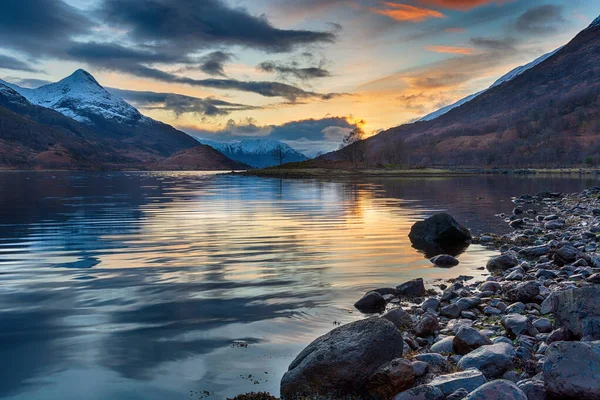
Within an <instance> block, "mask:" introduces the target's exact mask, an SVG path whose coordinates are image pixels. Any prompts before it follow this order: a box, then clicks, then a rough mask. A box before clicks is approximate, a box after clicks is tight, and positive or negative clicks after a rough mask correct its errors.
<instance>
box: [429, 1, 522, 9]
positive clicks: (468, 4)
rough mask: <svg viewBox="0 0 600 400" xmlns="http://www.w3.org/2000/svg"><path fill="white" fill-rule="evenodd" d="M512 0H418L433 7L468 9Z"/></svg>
mask: <svg viewBox="0 0 600 400" xmlns="http://www.w3.org/2000/svg"><path fill="white" fill-rule="evenodd" d="M509 1H512V0H419V3H421V4H425V5H428V6H434V7H443V8H450V9H453V10H462V11H468V10H470V9H472V8H475V7H479V6H483V5H488V4H491V3H496V4H504V3H507V2H509Z"/></svg>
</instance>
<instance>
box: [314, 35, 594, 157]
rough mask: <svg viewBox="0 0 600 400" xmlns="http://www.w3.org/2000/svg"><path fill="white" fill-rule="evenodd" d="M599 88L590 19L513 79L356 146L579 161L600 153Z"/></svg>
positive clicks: (416, 153) (413, 153) (412, 153)
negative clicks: (586, 25)
mask: <svg viewBox="0 0 600 400" xmlns="http://www.w3.org/2000/svg"><path fill="white" fill-rule="evenodd" d="M599 94H600V26H596V25H592V26H590V28H588V29H586V30H584V31H582V32H581V33H580V34H578V35H577V36H576V37H575V38H574V39H573V40H572V41H571V42H570V43H569V44H567V45H566V46H564V47H563V48H562V49H561V50H560V51H558V52H557V53H556V54H554V55H553V56H552V57H550V58H548V59H547V60H546V61H544V62H542V63H540V64H539V65H537V66H535V67H533V68H531V69H530V70H528V71H526V72H524V73H523V74H522V75H520V76H518V77H516V78H515V79H513V80H511V81H509V82H505V83H503V84H501V85H499V86H497V87H494V88H491V89H489V90H488V91H486V92H485V93H483V94H481V95H480V96H478V97H477V98H475V99H474V100H472V101H470V102H468V103H466V104H464V105H462V106H460V107H458V108H455V109H453V110H451V111H450V112H448V113H447V114H444V115H442V116H440V117H438V118H436V119H434V120H432V121H426V122H417V123H414V124H409V125H403V126H400V127H397V128H392V129H389V130H387V131H385V132H382V133H380V134H378V135H376V136H374V137H372V138H370V139H368V140H366V141H365V142H364V143H361V144H358V145H355V148H356V147H358V146H362V149H361V150H360V152H362V153H364V158H366V160H367V161H368V162H369V163H370V164H389V163H392V164H409V163H410V164H411V165H413V166H414V165H418V164H422V165H461V166H558V165H581V163H582V162H583V161H584V159H586V158H589V157H592V158H594V157H596V158H598V154H600V101H599V99H598V96H599ZM352 153H355V152H353V151H352V149H346V150H342V151H338V152H335V153H330V154H328V155H326V156H324V158H325V159H330V160H331V159H333V160H343V159H344V158H347V157H348V154H352ZM361 158H362V157H361ZM598 162H600V159H598Z"/></svg>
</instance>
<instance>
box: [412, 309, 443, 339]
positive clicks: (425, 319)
mask: <svg viewBox="0 0 600 400" xmlns="http://www.w3.org/2000/svg"><path fill="white" fill-rule="evenodd" d="M438 329H439V324H438V319H437V317H435V316H434V315H431V314H425V315H423V316H422V317H421V319H419V321H418V322H417V323H416V324H415V326H414V330H415V334H416V335H417V336H418V337H422V338H424V337H427V336H432V335H433V334H434V333H435V332H436V331H437V330H438Z"/></svg>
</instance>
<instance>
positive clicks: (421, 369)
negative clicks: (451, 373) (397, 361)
mask: <svg viewBox="0 0 600 400" xmlns="http://www.w3.org/2000/svg"><path fill="white" fill-rule="evenodd" d="M412 367H413V371H414V373H415V376H416V377H419V376H423V375H425V373H426V372H427V369H428V368H429V364H427V363H426V362H424V361H413V362H412Z"/></svg>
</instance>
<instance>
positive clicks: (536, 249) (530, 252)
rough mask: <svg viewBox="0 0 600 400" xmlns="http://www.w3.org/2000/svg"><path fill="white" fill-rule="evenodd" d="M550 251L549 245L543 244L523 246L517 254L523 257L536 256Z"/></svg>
mask: <svg viewBox="0 0 600 400" xmlns="http://www.w3.org/2000/svg"><path fill="white" fill-rule="evenodd" d="M549 252H550V246H548V245H546V244H543V245H541V246H531V247H524V248H522V249H521V250H520V251H519V255H520V256H521V257H525V258H537V257H541V256H543V255H546V254H548V253H549Z"/></svg>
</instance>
